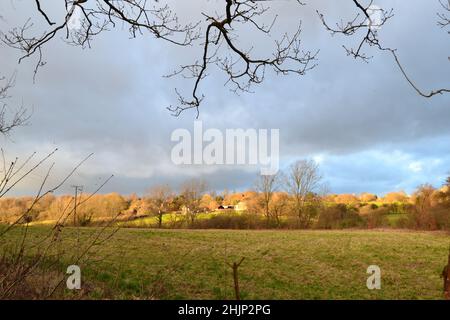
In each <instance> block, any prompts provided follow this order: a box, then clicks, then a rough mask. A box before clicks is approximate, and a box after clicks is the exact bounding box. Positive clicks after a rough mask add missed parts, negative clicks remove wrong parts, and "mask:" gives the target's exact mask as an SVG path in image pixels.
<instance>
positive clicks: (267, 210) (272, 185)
mask: <svg viewBox="0 0 450 320" xmlns="http://www.w3.org/2000/svg"><path fill="white" fill-rule="evenodd" d="M279 182H280V176H279V175H278V174H274V175H260V176H258V179H257V181H256V186H255V187H256V188H255V189H256V191H257V192H258V193H259V194H260V205H261V207H262V208H263V212H264V216H265V217H266V220H267V223H269V221H270V218H271V203H272V199H273V195H274V193H275V191H276V190H277V189H278V187H279Z"/></svg>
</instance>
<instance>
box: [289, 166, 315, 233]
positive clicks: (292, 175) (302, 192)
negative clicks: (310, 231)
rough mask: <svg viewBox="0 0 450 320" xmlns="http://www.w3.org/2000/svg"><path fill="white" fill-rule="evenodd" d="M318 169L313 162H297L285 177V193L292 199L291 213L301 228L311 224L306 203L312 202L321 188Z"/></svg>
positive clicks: (309, 212)
mask: <svg viewBox="0 0 450 320" xmlns="http://www.w3.org/2000/svg"><path fill="white" fill-rule="evenodd" d="M318 169H319V167H318V165H317V163H316V162H314V161H313V160H299V161H297V162H295V163H294V164H292V165H291V167H290V169H289V171H288V173H287V175H286V187H287V191H288V192H289V193H290V194H291V196H292V198H293V206H292V207H293V211H294V212H295V214H296V216H297V218H298V220H299V224H300V226H301V227H308V226H309V224H310V222H311V218H312V216H311V212H312V211H311V210H308V209H309V208H308V203H309V202H310V201H313V200H314V199H313V197H314V196H313V194H314V193H315V192H318V191H319V189H320V187H321V184H320V182H321V180H322V177H321V176H320V174H319V170H318Z"/></svg>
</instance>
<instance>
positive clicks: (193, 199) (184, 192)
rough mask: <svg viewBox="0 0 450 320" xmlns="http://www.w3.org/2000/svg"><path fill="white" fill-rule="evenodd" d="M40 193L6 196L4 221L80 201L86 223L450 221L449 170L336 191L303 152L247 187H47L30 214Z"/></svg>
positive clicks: (38, 216)
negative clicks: (104, 190)
mask: <svg viewBox="0 0 450 320" xmlns="http://www.w3.org/2000/svg"><path fill="white" fill-rule="evenodd" d="M87 197H89V199H87V200H88V201H84V200H86V198H87ZM33 201H34V198H33V197H16V198H11V197H10V198H2V199H0V223H10V222H12V221H16V220H17V219H18V218H20V217H22V216H23V218H22V221H21V222H22V223H30V222H45V221H48V222H51V221H53V220H57V219H59V218H60V216H61V214H62V213H64V212H68V213H69V212H73V207H74V206H75V204H76V203H78V204H79V205H78V207H77V214H76V217H74V219H70V220H68V221H67V223H69V224H77V225H80V226H87V225H92V224H95V223H98V222H102V221H103V222H104V221H108V219H113V218H114V219H116V218H117V217H118V221H121V222H130V221H131V222H133V221H139V220H140V219H146V218H151V219H150V220H147V221H150V223H148V226H150V227H158V228H162V227H189V228H234V229H254V228H255V229H256V228H298V229H308V228H320V229H337V228H376V227H395V228H413V229H427V230H435V229H450V177H449V178H448V179H447V180H446V181H445V183H444V185H443V186H442V187H441V188H434V187H433V186H431V185H422V186H420V187H418V188H417V190H416V191H415V192H414V193H413V194H412V195H408V194H406V193H405V192H403V191H400V192H390V193H387V194H386V195H385V196H383V197H378V196H377V195H375V194H371V193H366V192H364V193H361V194H359V195H355V194H330V193H329V192H327V188H326V184H325V183H324V182H323V178H322V176H321V174H320V171H319V167H318V165H317V163H315V162H314V161H312V160H299V161H297V162H295V163H294V164H292V165H291V166H290V167H289V168H288V170H286V172H279V173H278V174H276V175H271V176H258V178H257V180H256V182H255V184H254V187H253V188H252V189H251V190H248V191H245V192H228V191H226V190H225V191H223V192H221V193H217V192H215V191H209V190H208V186H207V184H206V183H205V182H204V181H203V180H201V179H192V180H189V181H186V182H185V183H184V184H183V185H182V186H181V187H180V188H179V190H175V189H173V188H171V187H170V186H169V185H155V186H153V187H151V188H150V189H148V190H147V192H146V193H145V194H144V195H143V196H138V195H136V194H132V195H127V196H124V195H120V194H118V193H110V194H95V195H93V196H92V195H87V194H86V195H84V194H80V195H78V197H77V199H74V196H71V195H61V196H55V195H53V194H48V195H46V196H45V197H43V198H42V199H41V200H40V201H39V202H38V203H36V204H35V205H34V206H33V209H32V210H31V211H29V212H28V213H27V214H26V215H24V212H25V211H26V210H28V208H29V207H30V204H31V203H32V202H33ZM133 225H134V224H133V223H131V224H125V226H133Z"/></svg>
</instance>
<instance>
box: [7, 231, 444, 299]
mask: <svg viewBox="0 0 450 320" xmlns="http://www.w3.org/2000/svg"><path fill="white" fill-rule="evenodd" d="M48 230H49V229H48V228H47V227H44V226H40V227H31V228H30V229H29V235H30V242H32V241H34V240H36V239H38V238H39V237H41V236H42V235H43V234H45V233H46V232H48ZM94 231H95V229H94V228H81V229H80V231H79V233H80V237H81V239H86V238H87V237H89V236H90V235H92V233H93V232H94ZM76 234H77V231H76V229H71V228H65V229H64V231H63V236H64V237H63V238H64V239H65V240H64V241H63V244H62V245H63V247H64V248H65V249H66V251H67V255H66V258H65V261H64V262H65V263H67V265H69V264H72V262H71V261H69V260H68V259H67V257H68V256H69V255H68V253H69V252H70V251H71V250H72V251H73V250H75V249H74V247H75V243H76V241H75V238H76V236H75V235H76ZM17 236H18V231H15V232H14V233H10V234H9V235H8V236H7V238H6V239H2V245H6V244H7V243H10V244H11V243H14V242H15V241H17ZM5 240H6V241H5ZM449 245H450V237H449V236H448V234H447V235H446V234H444V233H430V232H408V231H393V230H389V231H348V230H347V231H226V230H153V229H121V230H119V231H118V233H117V234H115V235H114V237H113V238H111V239H109V240H108V241H107V242H105V243H103V244H102V245H101V246H99V247H95V248H94V250H93V251H92V254H91V257H90V262H89V263H88V264H82V265H81V269H82V277H83V278H82V279H83V281H85V282H87V283H90V284H91V285H92V286H93V288H94V289H93V290H92V291H91V292H90V294H89V295H90V297H91V298H104V297H109V298H119V299H122V298H146V297H148V296H147V295H146V294H147V292H148V291H149V288H154V284H155V283H157V287H158V290H157V292H158V295H157V297H156V298H160V299H232V298H233V297H234V295H233V281H232V275H231V268H230V267H229V266H228V265H227V262H233V261H238V260H240V258H241V257H245V260H244V262H243V263H242V265H241V267H240V269H239V275H240V277H239V278H240V286H241V291H242V297H243V298H244V299H441V298H442V279H441V278H440V273H441V271H442V268H443V266H444V265H445V264H446V262H447V254H448V248H449ZM369 265H378V266H379V267H380V268H381V272H382V288H381V290H372V291H371V290H368V289H367V287H366V280H367V277H368V276H369V275H368V274H366V269H367V267H368V266H369ZM61 269H62V270H61V272H64V271H65V269H64V268H63V266H61ZM150 291H151V290H150Z"/></svg>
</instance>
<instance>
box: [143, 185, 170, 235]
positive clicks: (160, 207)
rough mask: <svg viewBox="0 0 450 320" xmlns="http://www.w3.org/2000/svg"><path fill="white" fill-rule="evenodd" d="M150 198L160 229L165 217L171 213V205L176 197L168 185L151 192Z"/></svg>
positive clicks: (155, 188)
mask: <svg viewBox="0 0 450 320" xmlns="http://www.w3.org/2000/svg"><path fill="white" fill-rule="evenodd" d="M148 196H149V198H150V201H151V207H152V208H153V210H154V212H155V216H156V218H157V220H158V227H159V228H161V227H162V221H163V215H164V214H165V213H167V212H168V211H169V209H170V203H171V201H172V200H173V197H174V194H173V192H172V189H171V188H170V187H169V186H168V185H162V186H155V187H152V188H151V189H150V190H149V192H148Z"/></svg>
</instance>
